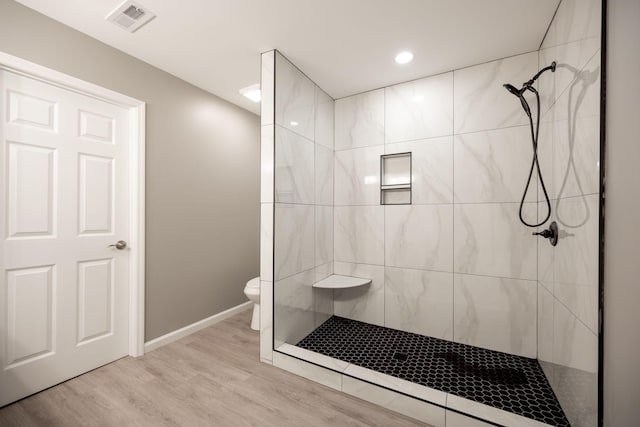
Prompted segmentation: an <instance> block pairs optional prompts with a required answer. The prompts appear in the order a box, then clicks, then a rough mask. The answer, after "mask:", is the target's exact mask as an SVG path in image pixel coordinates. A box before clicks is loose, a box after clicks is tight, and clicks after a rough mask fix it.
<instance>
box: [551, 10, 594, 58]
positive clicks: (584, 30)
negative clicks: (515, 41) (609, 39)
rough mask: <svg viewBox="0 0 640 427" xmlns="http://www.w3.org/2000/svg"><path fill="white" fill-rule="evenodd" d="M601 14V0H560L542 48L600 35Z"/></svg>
mask: <svg viewBox="0 0 640 427" xmlns="http://www.w3.org/2000/svg"><path fill="white" fill-rule="evenodd" d="M601 16H602V1H601V0H562V2H561V3H560V6H559V7H558V11H557V12H556V15H555V16H554V18H553V21H552V23H551V26H550V27H549V31H548V32H547V35H546V36H545V38H544V40H543V42H542V48H543V49H544V48H548V47H552V46H558V45H561V44H566V43H569V42H573V41H576V40H583V39H587V38H590V37H600V33H601V29H600V26H601V25H600V24H601Z"/></svg>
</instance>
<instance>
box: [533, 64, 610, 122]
mask: <svg viewBox="0 0 640 427" xmlns="http://www.w3.org/2000/svg"><path fill="white" fill-rule="evenodd" d="M601 69H602V68H601V58H600V53H599V52H598V53H596V54H595V55H593V56H592V57H591V59H590V60H589V62H587V65H585V66H584V68H582V69H581V70H579V71H576V76H575V79H574V80H572V81H571V83H570V84H569V86H568V87H567V88H566V89H565V90H564V92H562V93H561V94H560V95H559V97H558V98H557V99H556V102H555V104H553V108H552V109H551V110H549V112H548V113H547V114H545V115H544V116H543V117H542V121H556V122H558V121H561V120H567V121H571V122H573V121H574V120H575V119H576V118H581V117H591V118H593V120H594V121H596V122H597V121H599V119H598V117H599V116H600V104H601V97H600V74H601ZM551 112H553V115H550V114H551Z"/></svg>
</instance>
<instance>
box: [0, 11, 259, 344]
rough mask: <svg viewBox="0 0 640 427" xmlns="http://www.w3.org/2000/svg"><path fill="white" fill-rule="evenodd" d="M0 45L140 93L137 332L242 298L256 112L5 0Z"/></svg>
mask: <svg viewBox="0 0 640 427" xmlns="http://www.w3.org/2000/svg"><path fill="white" fill-rule="evenodd" d="M0 51H3V52H6V53H9V54H12V55H15V56H19V57H21V58H24V59H26V60H29V61H32V62H36V63H38V64H41V65H44V66H46V67H49V68H53V69H55V70H58V71H61V72H63V73H67V74H70V75H72V76H74V77H77V78H80V79H83V80H86V81H89V82H92V83H95V84H98V85H100V86H104V87H106V88H109V89H112V90H115V91H117V92H121V93H123V94H126V95H129V96H132V97H135V98H138V99H140V100H142V101H145V102H146V103H147V161H146V165H147V166H146V167H147V170H146V179H147V189H146V191H147V198H146V209H147V228H146V232H147V263H146V274H147V282H146V333H145V339H146V340H147V341H148V340H150V339H153V338H156V337H158V336H160V335H163V334H165V333H168V332H171V331H173V330H175V329H178V328H180V327H183V326H186V325H188V324H190V323H193V322H196V321H198V320H201V319H204V318H206V317H208V316H211V315H213V314H216V313H218V312H221V311H223V310H225V309H228V308H230V307H233V306H235V305H237V304H240V303H242V302H244V301H246V298H245V297H244V294H243V287H244V284H245V282H246V281H247V280H248V279H250V278H252V277H255V276H257V275H258V266H259V261H258V249H259V246H258V242H259V240H258V239H259V215H260V213H259V212H260V210H259V204H258V200H259V185H260V184H259V179H260V178H259V157H260V154H259V144H260V139H259V129H260V125H259V118H258V117H257V116H256V115H254V114H251V113H249V112H247V111H245V110H243V109H241V108H239V107H236V106H234V105H232V104H230V103H228V102H226V101H224V100H222V99H220V98H218V97H216V96H214V95H211V94H210V93H208V92H205V91H203V90H201V89H198V88H196V87H194V86H192V85H190V84H188V83H186V82H184V81H182V80H180V79H178V78H176V77H174V76H172V75H170V74H168V73H165V72H163V71H161V70H159V69H157V68H154V67H152V66H150V65H148V64H146V63H144V62H142V61H140V60H138V59H135V58H133V57H131V56H129V55H126V54H124V53H122V52H121V51H118V50H116V49H113V48H111V47H109V46H107V45H105V44H103V43H100V42H98V41H97V40H95V39H92V38H90V37H88V36H86V35H84V34H82V33H80V32H78V31H75V30H73V29H71V28H69V27H66V26H64V25H62V24H60V23H58V22H56V21H54V20H52V19H49V18H47V17H45V16H43V15H41V14H39V13H36V12H34V11H32V10H31V9H28V8H26V7H24V6H22V5H20V4H18V3H15V2H13V1H10V0H0Z"/></svg>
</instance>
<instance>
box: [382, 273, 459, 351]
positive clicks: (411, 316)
mask: <svg viewBox="0 0 640 427" xmlns="http://www.w3.org/2000/svg"><path fill="white" fill-rule="evenodd" d="M384 311H385V317H384V318H385V326H386V327H389V328H393V329H400V330H402V331H407V332H414V333H416V334H421V335H428V336H430V337H435V338H441V339H445V340H453V273H442V272H439V271H425V270H414V269H406V268H394V267H385V304H384Z"/></svg>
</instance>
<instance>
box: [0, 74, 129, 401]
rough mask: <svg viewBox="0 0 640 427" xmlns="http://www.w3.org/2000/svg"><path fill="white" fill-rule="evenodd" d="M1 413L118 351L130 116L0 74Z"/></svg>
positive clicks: (124, 286)
mask: <svg viewBox="0 0 640 427" xmlns="http://www.w3.org/2000/svg"><path fill="white" fill-rule="evenodd" d="M0 97H1V99H0V143H1V144H2V147H1V148H0V164H1V165H2V168H3V171H4V170H6V173H2V174H0V201H1V202H2V209H1V212H2V215H3V218H2V221H1V222H2V224H0V226H1V227H0V229H1V230H2V233H1V235H0V238H1V242H2V247H1V249H2V252H1V253H0V269H1V270H2V271H1V275H0V277H1V280H2V282H1V283H0V357H1V358H2V359H1V361H0V362H1V363H0V406H2V405H5V404H7V403H10V402H12V401H14V400H17V399H20V398H22V397H24V396H27V395H29V394H32V393H35V392H37V391H40V390H42V389H44V388H47V387H50V386H52V385H55V384H57V383H59V382H62V381H64V380H66V379H69V378H71V377H74V376H76V375H79V374H81V373H83V372H86V371H88V370H90V369H94V368H96V367H98V366H101V365H103V364H106V363H109V362H111V361H113V360H116V359H118V358H120V357H122V356H125V355H126V354H127V352H128V329H129V328H128V313H129V307H128V303H129V283H128V277H129V251H128V250H127V249H125V250H117V249H115V248H113V247H109V245H111V244H113V243H115V242H117V241H118V240H129V235H130V229H129V209H130V207H129V192H130V189H129V138H130V136H129V127H130V125H129V111H128V110H126V109H124V108H121V107H118V106H115V105H113V104H111V103H108V102H103V101H100V100H98V99H96V98H93V97H88V96H84V95H81V94H79V93H77V92H73V91H68V90H65V89H62V88H59V87H56V86H52V85H48V84H46V83H44V82H41V81H37V80H34V79H30V78H28V77H24V76H20V75H17V74H13V73H11V72H7V71H0Z"/></svg>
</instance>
